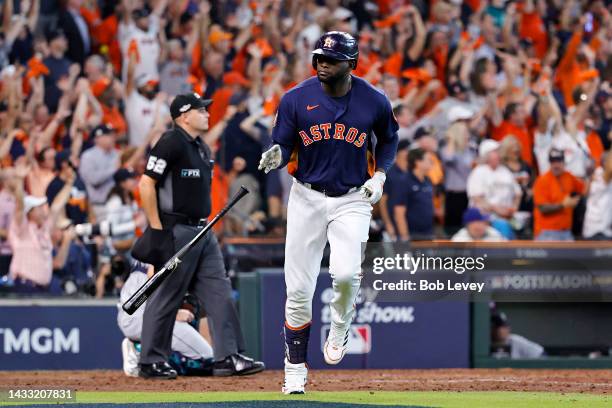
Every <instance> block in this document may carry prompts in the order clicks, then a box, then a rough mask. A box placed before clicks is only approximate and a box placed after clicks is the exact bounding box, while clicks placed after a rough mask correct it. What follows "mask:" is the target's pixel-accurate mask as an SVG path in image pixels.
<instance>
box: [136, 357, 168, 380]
mask: <svg viewBox="0 0 612 408" xmlns="http://www.w3.org/2000/svg"><path fill="white" fill-rule="evenodd" d="M138 376H139V377H143V378H151V379H154V380H174V379H176V371H175V370H174V369H173V368H172V367H170V365H169V364H168V363H166V362H165V361H163V362H161V363H153V364H140V370H138Z"/></svg>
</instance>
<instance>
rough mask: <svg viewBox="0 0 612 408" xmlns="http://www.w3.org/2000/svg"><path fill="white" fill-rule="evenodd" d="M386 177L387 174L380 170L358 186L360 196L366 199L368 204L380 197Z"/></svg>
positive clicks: (375, 201)
mask: <svg viewBox="0 0 612 408" xmlns="http://www.w3.org/2000/svg"><path fill="white" fill-rule="evenodd" d="M386 179H387V176H386V175H385V173H383V172H381V171H377V172H376V173H374V176H373V177H372V178H371V179H369V180H368V181H366V182H365V183H364V184H363V186H361V187H360V188H359V192H360V193H361V196H362V197H363V198H365V199H366V200H368V201H369V202H370V204H372V205H374V204H376V203H377V202H378V200H380V198H381V197H382V194H383V185H384V184H385V180H386Z"/></svg>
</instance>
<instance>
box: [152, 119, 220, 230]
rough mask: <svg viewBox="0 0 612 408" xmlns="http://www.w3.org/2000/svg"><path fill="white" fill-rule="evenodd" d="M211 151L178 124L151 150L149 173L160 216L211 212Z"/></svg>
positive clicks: (198, 215) (194, 216) (187, 215)
mask: <svg viewBox="0 0 612 408" xmlns="http://www.w3.org/2000/svg"><path fill="white" fill-rule="evenodd" d="M210 157H211V152H210V149H209V148H208V146H206V144H205V143H204V142H203V141H202V139H200V138H199V137H196V138H195V139H194V138H192V137H191V136H189V134H188V133H187V132H186V131H185V130H183V129H182V128H181V127H179V126H177V125H176V124H175V125H174V129H171V130H169V131H167V132H166V133H164V134H163V135H162V137H161V138H160V139H159V141H158V142H157V144H156V145H155V147H153V149H152V150H151V154H150V155H149V160H148V161H147V168H146V170H145V174H146V175H147V176H149V177H151V178H153V179H155V180H157V183H156V190H157V204H158V209H159V211H160V216H161V215H162V214H163V213H166V214H179V215H182V216H186V217H189V218H191V219H199V218H207V217H208V215H209V214H210V183H211V177H212V161H211V160H210Z"/></svg>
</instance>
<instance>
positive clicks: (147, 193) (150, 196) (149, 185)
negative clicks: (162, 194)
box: [139, 176, 162, 229]
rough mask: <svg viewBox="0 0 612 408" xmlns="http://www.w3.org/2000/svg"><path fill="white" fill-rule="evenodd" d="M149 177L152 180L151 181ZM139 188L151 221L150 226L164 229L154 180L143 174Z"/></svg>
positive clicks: (146, 212)
mask: <svg viewBox="0 0 612 408" xmlns="http://www.w3.org/2000/svg"><path fill="white" fill-rule="evenodd" d="M149 179H150V180H151V181H149ZM139 189H140V197H141V201H142V208H143V210H144V213H145V215H146V217H147V221H148V222H149V226H151V228H154V229H162V223H161V221H160V219H159V212H158V210H157V193H156V191H155V184H154V182H152V179H151V178H150V177H148V176H142V178H141V179H140V184H139Z"/></svg>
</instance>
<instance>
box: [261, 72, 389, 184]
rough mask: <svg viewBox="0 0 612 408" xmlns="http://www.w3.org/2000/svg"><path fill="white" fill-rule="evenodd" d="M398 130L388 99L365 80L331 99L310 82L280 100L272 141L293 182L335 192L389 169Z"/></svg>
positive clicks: (354, 79)
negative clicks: (281, 155) (279, 148)
mask: <svg viewBox="0 0 612 408" xmlns="http://www.w3.org/2000/svg"><path fill="white" fill-rule="evenodd" d="M398 128H399V126H398V124H397V121H396V120H395V117H394V116H393V111H392V109H391V104H390V103H389V100H388V99H387V97H386V96H385V95H384V94H383V93H382V92H381V91H379V90H377V89H376V88H374V87H373V86H372V85H370V84H369V83H368V82H366V81H365V80H363V79H361V78H358V77H355V76H352V87H351V90H350V91H349V92H348V94H347V95H346V96H344V97H341V98H332V97H331V96H329V95H328V94H326V93H325V91H324V90H323V87H322V86H321V83H320V82H319V80H318V79H317V77H312V78H309V79H307V80H305V81H304V82H302V83H301V84H299V85H297V86H296V87H295V88H293V89H291V90H289V91H288V92H287V93H286V94H285V95H284V96H283V98H282V99H281V102H280V106H279V108H278V112H277V116H276V119H275V124H274V128H273V130H272V141H273V142H274V143H275V144H278V145H280V147H281V150H282V153H283V162H282V166H285V165H287V169H288V171H289V173H291V174H292V175H293V176H294V177H295V178H296V179H298V180H299V181H302V182H304V183H310V184H314V185H317V186H321V187H323V188H325V189H326V190H328V191H335V192H336V191H337V192H340V191H347V190H349V189H351V188H352V187H358V186H361V185H362V184H363V183H364V182H365V181H366V180H367V179H369V178H370V177H371V176H372V175H373V174H374V171H375V170H376V169H377V168H382V169H384V170H385V171H387V170H388V169H389V167H390V166H391V164H393V160H394V158H395V151H396V149H397V140H398V139H397V130H398Z"/></svg>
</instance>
